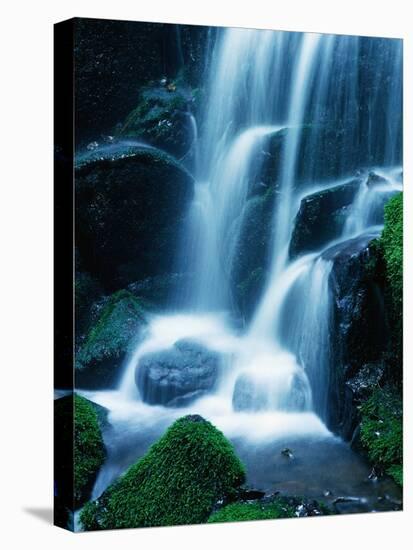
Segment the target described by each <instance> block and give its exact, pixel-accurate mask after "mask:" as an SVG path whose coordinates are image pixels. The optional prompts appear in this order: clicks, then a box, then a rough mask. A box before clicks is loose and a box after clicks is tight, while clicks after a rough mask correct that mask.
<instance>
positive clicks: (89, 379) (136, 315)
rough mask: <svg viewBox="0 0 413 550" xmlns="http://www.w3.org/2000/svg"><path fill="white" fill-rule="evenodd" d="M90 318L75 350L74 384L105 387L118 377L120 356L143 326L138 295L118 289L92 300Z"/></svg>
mask: <svg viewBox="0 0 413 550" xmlns="http://www.w3.org/2000/svg"><path fill="white" fill-rule="evenodd" d="M96 310H97V311H96V312H95V313H94V316H93V317H94V321H93V322H92V324H91V326H90V327H89V330H88V331H87V333H86V336H85V337H84V341H83V342H82V343H81V344H80V347H79V349H78V352H77V353H76V362H75V375H76V386H77V387H92V388H107V387H111V386H113V385H114V384H115V383H116V381H117V380H118V378H119V374H120V372H121V367H122V365H123V362H124V359H125V357H126V356H127V354H128V353H129V352H131V351H132V350H133V347H134V345H135V344H136V343H137V342H138V341H139V339H140V338H141V336H142V331H143V330H144V329H145V326H146V318H145V309H144V307H143V306H142V304H141V302H140V301H139V299H138V298H136V297H135V296H134V295H133V294H131V293H130V292H129V291H127V290H120V291H118V292H115V293H114V294H112V295H110V296H108V297H106V298H104V299H103V300H102V301H101V302H99V303H98V304H96Z"/></svg>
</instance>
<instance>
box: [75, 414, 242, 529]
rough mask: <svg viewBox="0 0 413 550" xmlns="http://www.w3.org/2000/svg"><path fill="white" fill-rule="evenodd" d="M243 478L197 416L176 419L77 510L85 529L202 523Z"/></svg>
mask: <svg viewBox="0 0 413 550" xmlns="http://www.w3.org/2000/svg"><path fill="white" fill-rule="evenodd" d="M244 479H245V471H244V467H243V465H242V464H241V462H240V461H239V459H238V458H237V456H236V455H235V453H234V450H233V448H232V445H231V444H230V443H229V442H228V441H227V440H226V439H225V437H224V436H223V434H222V433H221V432H220V431H218V430H217V429H216V428H215V427H214V426H213V425H212V424H210V423H209V422H207V421H205V420H203V419H202V418H201V417H199V416H186V417H184V418H181V419H179V420H177V421H176V422H175V423H174V424H173V425H172V426H171V427H170V428H169V429H168V430H167V432H166V433H165V434H164V436H163V437H162V438H161V439H160V440H159V441H158V442H157V443H155V444H154V445H153V446H152V447H151V449H150V450H149V452H148V453H147V454H146V455H145V456H144V457H143V458H142V459H141V460H139V461H138V462H137V463H136V464H135V465H133V466H132V467H131V468H129V470H128V471H127V472H126V474H124V475H123V476H122V477H121V478H120V479H119V480H118V481H117V482H115V483H114V484H113V485H111V486H110V487H109V488H108V490H107V491H106V492H105V493H104V494H103V495H102V497H101V498H100V499H98V500H97V501H95V502H92V503H89V504H88V505H87V506H86V507H85V508H84V510H83V511H82V514H81V521H82V524H83V526H84V528H85V529H86V530H92V529H114V528H122V527H125V528H127V527H150V526H161V525H182V524H194V523H203V522H206V521H207V519H208V517H209V515H210V513H211V510H212V508H213V506H214V505H215V504H216V503H217V501H219V500H220V499H222V498H224V497H225V496H226V495H228V494H231V493H232V492H233V491H235V489H236V488H237V487H238V486H239V485H240V484H241V483H243V481H244Z"/></svg>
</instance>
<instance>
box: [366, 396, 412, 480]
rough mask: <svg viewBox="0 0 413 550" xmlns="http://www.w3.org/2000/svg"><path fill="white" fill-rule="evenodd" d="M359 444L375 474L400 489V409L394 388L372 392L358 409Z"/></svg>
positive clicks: (401, 474)
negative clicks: (380, 473) (377, 473)
mask: <svg viewBox="0 0 413 550" xmlns="http://www.w3.org/2000/svg"><path fill="white" fill-rule="evenodd" d="M360 413H361V425H360V440H361V443H362V445H363V446H364V448H365V449H366V451H367V455H368V457H369V459H370V460H371V462H372V463H373V464H374V465H375V467H376V468H377V470H378V471H381V472H383V473H386V474H388V475H390V476H391V477H393V479H394V480H395V481H396V483H398V484H399V485H401V486H402V485H403V407H402V400H401V396H400V395H399V394H398V393H397V392H396V391H395V389H394V388H391V387H388V388H385V389H382V388H379V387H378V388H376V389H375V390H374V391H373V393H372V394H371V396H370V397H369V399H367V400H366V401H365V402H364V403H363V404H362V405H361V407H360Z"/></svg>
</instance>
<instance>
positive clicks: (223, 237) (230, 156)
mask: <svg viewBox="0 0 413 550" xmlns="http://www.w3.org/2000/svg"><path fill="white" fill-rule="evenodd" d="M281 129H282V128H281V127H280V126H254V127H252V128H248V130H245V131H244V132H242V133H241V134H239V135H238V136H236V137H235V138H234V141H233V142H231V144H230V145H229V147H228V150H224V151H222V153H221V155H219V156H218V158H217V159H216V164H215V166H214V167H212V169H211V174H210V180H209V181H208V182H199V183H197V184H196V186H195V198H194V201H193V204H192V208H191V212H190V218H189V234H190V235H191V236H192V241H191V243H189V246H188V248H189V251H191V250H196V254H194V259H193V261H194V265H196V270H195V280H194V283H193V287H192V295H191V296H190V304H191V307H192V308H194V309H195V310H198V311H208V310H213V311H214V310H215V311H216V310H219V309H225V308H227V307H228V305H229V296H230V289H229V287H228V285H229V280H228V273H229V271H230V267H231V264H232V260H233V255H234V251H235V247H236V245H237V242H238V238H239V232H240V228H241V225H242V221H243V214H244V208H245V203H246V200H247V196H248V190H249V187H250V184H251V181H252V180H253V179H254V175H255V174H257V172H259V163H257V152H258V151H259V150H260V147H261V145H262V143H263V142H264V140H265V138H266V137H268V136H270V135H272V134H275V133H277V132H279V131H280V130H281Z"/></svg>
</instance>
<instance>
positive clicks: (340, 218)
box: [290, 179, 361, 258]
mask: <svg viewBox="0 0 413 550" xmlns="http://www.w3.org/2000/svg"><path fill="white" fill-rule="evenodd" d="M360 185H361V180H359V179H355V180H352V181H350V182H348V183H345V184H342V185H338V186H335V187H331V188H329V189H325V190H323V191H319V192H317V193H313V194H311V195H307V196H306V197H305V198H303V199H302V201H301V204H300V209H299V211H298V213H297V216H296V218H295V222H294V230H293V234H292V238H291V243H290V256H291V257H292V258H294V257H296V256H298V255H300V254H304V253H306V252H313V251H316V250H319V249H320V248H322V246H323V245H326V244H327V243H328V242H329V241H331V240H332V239H335V238H338V237H339V236H340V234H341V232H342V229H343V227H344V223H345V221H346V209H348V207H349V206H350V205H351V203H352V201H353V199H354V197H355V195H356V193H357V191H358V189H359V187H360Z"/></svg>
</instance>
